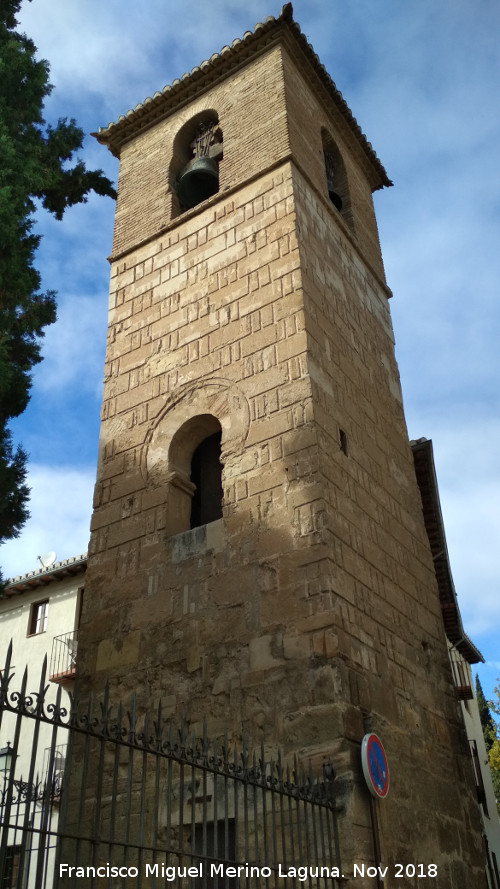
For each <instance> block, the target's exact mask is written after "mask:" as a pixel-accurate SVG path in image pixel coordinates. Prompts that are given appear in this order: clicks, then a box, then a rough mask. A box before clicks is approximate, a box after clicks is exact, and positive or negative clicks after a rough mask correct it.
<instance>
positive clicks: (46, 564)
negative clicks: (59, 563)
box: [37, 552, 56, 568]
mask: <svg viewBox="0 0 500 889" xmlns="http://www.w3.org/2000/svg"><path fill="white" fill-rule="evenodd" d="M37 559H38V561H39V562H40V565H41V566H42V568H50V566H51V565H53V564H54V562H55V560H56V554H55V553H53V552H50V553H45V554H44V555H43V556H37Z"/></svg>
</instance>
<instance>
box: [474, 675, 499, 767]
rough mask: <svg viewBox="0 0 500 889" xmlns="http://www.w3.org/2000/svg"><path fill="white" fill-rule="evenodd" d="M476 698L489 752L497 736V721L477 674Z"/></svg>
mask: <svg viewBox="0 0 500 889" xmlns="http://www.w3.org/2000/svg"><path fill="white" fill-rule="evenodd" d="M476 700H477V706H478V709H479V718H480V720H481V725H482V728H483V735H484V743H485V744H486V751H487V752H489V751H490V749H491V745H492V744H493V742H494V740H495V737H496V723H495V720H494V719H493V716H492V715H491V711H490V708H489V704H488V701H487V700H486V698H485V696H484V693H483V689H482V686H481V683H480V681H479V676H478V675H477V674H476Z"/></svg>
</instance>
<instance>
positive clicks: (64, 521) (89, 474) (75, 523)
mask: <svg viewBox="0 0 500 889" xmlns="http://www.w3.org/2000/svg"><path fill="white" fill-rule="evenodd" d="M27 481H28V485H29V486H30V487H31V501H30V512H31V518H30V519H29V520H28V522H27V523H26V526H25V528H24V530H23V533H22V535H21V536H20V537H19V538H18V539H17V540H11V541H9V542H8V543H5V544H3V546H1V547H0V565H1V568H2V573H3V576H4V578H7V577H15V576H17V575H19V574H25V573H26V572H28V571H35V570H36V569H37V568H39V567H40V563H39V562H38V560H37V557H38V556H40V555H43V553H46V552H50V551H55V552H56V554H57V559H58V560H60V559H68V558H71V557H73V556H77V555H79V554H80V553H83V552H86V551H87V548H88V542H89V525H90V515H91V507H92V497H93V491H94V482H95V469H94V467H92V468H86V469H85V468H79V469H74V468H71V467H59V468H57V467H54V466H37V465H31V466H30V470H29V476H28V480H27Z"/></svg>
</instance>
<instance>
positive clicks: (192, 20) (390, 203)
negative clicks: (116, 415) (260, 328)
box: [0, 0, 500, 694]
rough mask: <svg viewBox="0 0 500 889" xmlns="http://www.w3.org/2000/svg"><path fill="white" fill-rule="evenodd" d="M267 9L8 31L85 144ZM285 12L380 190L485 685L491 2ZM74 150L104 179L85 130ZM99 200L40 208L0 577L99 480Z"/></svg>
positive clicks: (491, 490)
mask: <svg viewBox="0 0 500 889" xmlns="http://www.w3.org/2000/svg"><path fill="white" fill-rule="evenodd" d="M279 11H280V7H279V5H276V6H272V5H270V2H269V0H247V2H245V3H244V4H243V3H240V2H236V0H212V2H211V3H210V4H208V3H202V2H201V0H184V2H183V3H182V4H181V3H174V2H172V0H144V2H143V3H142V4H137V3H132V2H131V0H106V2H104V3H103V2H102V0H33V2H32V3H27V2H25V3H24V5H23V9H22V13H21V23H22V28H24V30H26V32H27V33H28V34H29V35H30V36H31V37H32V38H33V40H34V41H35V44H36V45H37V46H38V49H39V55H40V56H41V57H45V58H47V59H48V60H49V62H50V65H51V80H52V83H53V84H54V91H53V93H52V95H51V96H50V97H49V99H48V101H47V104H46V118H47V120H48V121H55V120H56V119H57V118H58V117H63V116H67V117H75V118H76V119H77V121H78V123H79V124H80V126H82V127H83V128H84V130H85V131H86V132H87V133H90V132H92V131H95V130H96V129H97V128H98V127H99V126H105V125H106V124H107V123H108V122H109V121H111V120H116V118H117V117H118V116H119V115H120V114H122V113H124V112H125V111H126V110H127V109H128V108H131V107H134V106H135V105H136V104H137V103H138V102H140V101H142V100H143V99H144V98H145V97H146V96H148V95H152V94H153V93H154V92H155V91H156V90H158V89H161V88H162V87H163V86H164V85H165V84H167V83H170V82H171V81H172V80H173V79H174V78H175V77H179V76H180V75H182V74H183V73H184V71H189V70H191V68H192V67H193V66H194V65H197V64H199V62H200V61H202V60H203V59H205V58H208V57H209V56H210V55H211V54H212V53H213V52H217V51H219V50H220V49H221V47H222V46H223V45H224V44H226V43H231V41H232V40H233V39H234V38H235V37H239V36H241V35H242V34H243V33H244V31H245V30H247V29H252V28H253V26H254V25H255V23H256V22H258V21H261V20H262V19H263V18H265V17H266V16H267V15H278V14H279ZM294 18H295V19H296V21H298V22H299V24H300V26H301V28H302V31H303V32H304V34H305V35H306V37H307V38H308V39H309V41H310V42H311V43H312V45H313V46H314V49H315V51H316V52H317V53H318V55H319V57H320V59H321V61H322V62H323V64H324V65H325V67H326V69H327V70H328V72H329V73H330V75H331V76H332V78H333V80H334V81H335V83H336V85H337V87H338V88H339V89H340V90H341V92H342V94H343V95H344V98H345V99H346V101H347V103H348V104H349V106H350V107H351V109H352V111H353V113H354V115H355V116H356V118H357V120H358V122H359V123H360V126H361V128H362V130H363V131H364V133H365V134H366V135H367V137H368V139H369V140H370V142H371V143H372V144H373V146H374V148H375V150H376V152H377V154H378V155H379V157H380V158H381V160H382V162H383V164H384V165H385V167H386V170H387V172H388V175H389V177H390V178H391V179H392V180H393V181H394V188H391V189H384V190H383V191H382V192H379V193H377V194H376V196H375V202H376V210H377V216H378V222H379V229H380V238H381V243H382V251H383V255H384V261H385V266H386V273H387V279H388V283H389V286H390V287H391V289H392V290H393V293H394V298H393V299H392V301H391V310H392V316H393V323H394V329H395V336H396V355H397V359H398V363H399V367H400V372H401V378H402V387H403V395H404V401H405V410H406V417H407V423H408V430H409V435H410V438H419V437H421V436H426V437H427V438H432V440H433V444H434V454H435V460H436V467H437V474H438V481H439V486H440V495H441V501H442V509H443V515H444V520H445V525H446V533H447V538H448V547H449V551H450V558H451V565H452V570H453V575H454V580H455V586H456V589H457V593H458V597H459V601H460V606H461V611H462V616H463V621H464V625H465V628H466V631H467V632H468V633H469V635H470V636H471V637H472V638H473V640H474V642H475V643H476V645H477V646H478V647H479V648H480V650H481V651H482V652H483V654H484V656H485V658H486V660H487V663H486V665H485V666H482V667H481V668H480V670H479V673H480V677H481V681H482V683H483V686H484V688H485V691H486V692H487V694H491V689H492V687H493V684H494V682H495V679H496V677H498V676H500V644H499V638H500V595H499V590H498V576H499V569H498V563H497V553H498V549H499V548H500V517H499V509H498V504H499V503H500V461H499V460H498V456H497V454H498V449H499V444H500V412H499V400H500V399H499V385H498V381H499V365H500V358H499V352H500V347H499V343H500V305H499V299H498V296H499V280H500V276H499V271H500V269H499V265H500V259H499V257H500V243H499V229H500V225H499V223H500V190H499V183H500V177H499V173H498V145H499V144H500V115H499V106H498V88H499V83H500V76H499V75H500V54H499V53H498V33H499V26H500V7H499V5H498V3H497V2H496V0H482V2H481V4H480V8H479V9H478V5H477V2H476V0H440V2H439V3H436V2H435V0H419V3H417V4H410V3H402V2H401V0H379V2H377V3H376V4H375V3H373V0H356V2H353V0H296V2H295V3H294ZM83 157H84V159H85V161H86V163H87V164H88V166H90V167H102V168H103V169H104V170H105V171H106V173H107V174H108V175H109V176H110V177H111V178H113V179H115V178H116V174H117V161H116V160H115V159H114V158H113V157H112V156H111V155H110V154H109V153H108V152H107V151H106V149H104V148H103V147H101V146H99V145H98V144H97V142H96V141H95V140H94V139H92V138H91V137H90V136H87V138H86V140H85V144H84V150H83ZM113 209H114V208H113V202H112V201H110V200H109V199H104V198H91V199H90V200H89V202H88V203H87V204H85V205H82V206H79V207H75V208H72V209H71V210H70V211H68V212H67V214H66V216H65V218H64V221H63V222H62V223H60V222H56V221H55V220H53V219H52V218H50V217H48V216H46V215H42V214H40V215H39V219H38V229H39V231H40V232H41V234H42V235H43V240H42V246H41V248H40V250H39V253H38V257H37V266H38V268H39V269H40V270H41V272H42V276H43V285H44V287H45V288H54V289H56V290H57V291H58V300H59V319H58V322H57V324H56V325H53V327H52V328H50V329H48V330H47V333H46V337H45V343H44V354H45V360H44V362H43V363H42V364H41V365H39V367H38V368H37V371H36V374H35V378H34V384H33V394H32V399H31V402H30V405H29V407H28V410H27V411H26V413H25V414H24V415H23V416H22V417H21V418H20V419H19V420H18V421H16V422H15V424H13V431H14V434H15V436H16V439H18V440H21V441H22V442H23V444H24V446H25V447H26V449H27V450H28V452H29V454H30V475H29V483H30V485H31V487H32V501H31V513H32V518H31V519H30V521H29V522H28V524H27V525H26V528H25V530H24V532H23V533H22V535H21V536H20V538H19V539H18V540H16V541H12V542H10V543H7V544H5V545H4V546H3V548H2V550H1V551H0V561H1V563H2V566H3V570H4V574H5V575H6V576H13V575H16V574H21V573H24V572H26V571H30V570H34V569H36V568H37V567H38V563H37V556H38V555H39V554H41V553H44V552H47V551H48V550H55V551H56V552H57V557H58V559H63V558H68V557H70V556H73V555H77V554H78V553H80V552H83V551H85V550H86V548H87V545H88V537H89V531H88V528H89V521H90V512H91V500H92V491H93V484H94V477H95V463H96V454H97V436H98V429H99V407H100V398H101V384H102V368H103V360H104V344H105V335H106V311H107V291H108V274H109V268H108V263H107V260H106V257H107V255H108V254H109V252H110V248H111V236H112V225H113Z"/></svg>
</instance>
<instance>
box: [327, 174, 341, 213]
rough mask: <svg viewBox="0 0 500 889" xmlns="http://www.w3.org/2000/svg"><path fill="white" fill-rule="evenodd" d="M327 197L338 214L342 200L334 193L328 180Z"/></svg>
mask: <svg viewBox="0 0 500 889" xmlns="http://www.w3.org/2000/svg"><path fill="white" fill-rule="evenodd" d="M328 197H329V198H330V200H331V202H332V204H333V206H334V207H336V208H337V210H338V211H339V212H340V211H341V210H342V198H341V197H340V195H339V193H338V192H337V191H335V189H334V186H333V182H332V181H331V180H330V179H329V180H328Z"/></svg>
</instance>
